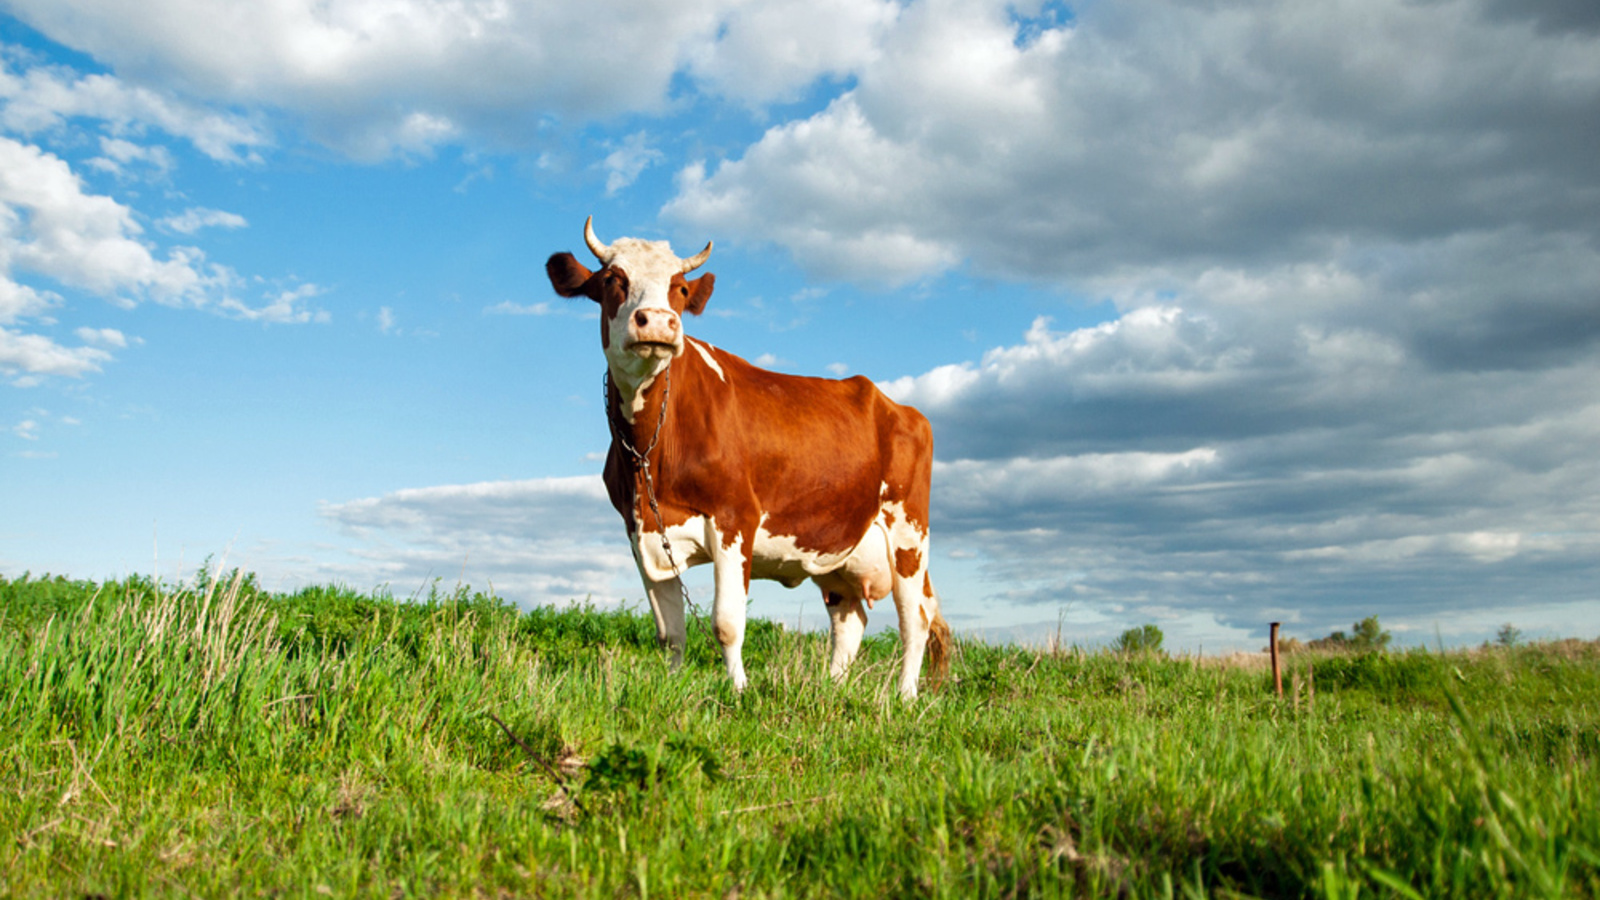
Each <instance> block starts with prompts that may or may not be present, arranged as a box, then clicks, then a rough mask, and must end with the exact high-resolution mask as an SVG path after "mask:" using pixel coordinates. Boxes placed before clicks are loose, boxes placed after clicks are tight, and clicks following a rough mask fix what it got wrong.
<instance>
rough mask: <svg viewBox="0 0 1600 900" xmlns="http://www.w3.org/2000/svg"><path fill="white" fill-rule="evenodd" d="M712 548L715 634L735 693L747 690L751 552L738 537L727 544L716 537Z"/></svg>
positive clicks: (713, 621) (712, 619)
mask: <svg viewBox="0 0 1600 900" xmlns="http://www.w3.org/2000/svg"><path fill="white" fill-rule="evenodd" d="M713 538H714V539H713V540H712V541H711V545H712V546H713V547H715V548H716V550H715V551H714V553H713V556H712V566H713V571H714V573H715V578H716V596H715V597H714V598H713V599H712V601H711V623H712V627H713V629H714V630H715V631H716V635H717V643H719V644H721V645H722V659H723V661H724V662H725V663H727V666H728V678H729V679H730V680H732V681H733V689H734V690H736V691H742V690H744V687H745V684H746V683H747V681H746V679H745V675H744V625H745V612H746V609H747V607H748V602H749V597H750V550H749V548H748V546H747V543H746V541H745V540H743V539H741V538H738V537H735V538H734V539H733V540H732V542H731V543H729V544H726V545H725V544H724V543H723V542H722V539H721V536H720V535H713Z"/></svg>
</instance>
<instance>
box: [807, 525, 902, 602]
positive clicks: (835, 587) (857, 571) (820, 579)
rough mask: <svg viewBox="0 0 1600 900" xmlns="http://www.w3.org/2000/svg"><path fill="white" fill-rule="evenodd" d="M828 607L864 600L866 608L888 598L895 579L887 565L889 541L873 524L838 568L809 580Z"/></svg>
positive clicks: (879, 527) (880, 529)
mask: <svg viewBox="0 0 1600 900" xmlns="http://www.w3.org/2000/svg"><path fill="white" fill-rule="evenodd" d="M812 581H814V582H815V583H816V585H817V587H819V588H821V589H822V597H823V600H825V601H826V602H827V603H828V605H830V606H832V605H835V604H838V603H842V602H846V601H851V600H864V601H866V604H867V606H868V608H871V606H872V604H873V603H874V602H876V601H878V600H882V599H883V598H884V597H887V596H889V593H890V592H891V591H892V590H893V589H894V575H893V570H892V569H891V568H890V561H889V538H888V536H887V535H885V534H884V531H883V527H882V526H881V525H879V524H877V523H874V524H873V526H872V527H871V528H868V529H867V534H866V536H865V537H863V538H862V539H861V543H859V544H857V545H856V548H855V550H853V551H851V553H850V555H849V556H848V557H846V559H845V561H844V563H843V564H841V565H840V566H839V568H837V569H834V570H833V571H831V572H826V573H823V574H821V575H817V576H814V577H813V578H812Z"/></svg>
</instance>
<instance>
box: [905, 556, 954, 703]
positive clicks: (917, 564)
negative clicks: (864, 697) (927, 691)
mask: <svg viewBox="0 0 1600 900" xmlns="http://www.w3.org/2000/svg"><path fill="white" fill-rule="evenodd" d="M897 563H898V564H897V566H896V568H895V575H894V607H895V612H896V613H897V614H898V615H899V619H900V644H901V649H902V653H901V657H900V696H901V698H902V699H906V700H911V699H914V698H915V697H916V696H917V681H918V679H919V678H920V677H921V675H922V665H923V659H924V657H926V658H927V661H928V663H929V665H930V669H929V671H930V674H932V675H933V676H934V678H935V679H938V678H942V677H943V676H944V674H945V672H946V671H947V670H948V667H949V649H950V626H949V625H948V624H947V623H946V622H945V620H944V616H943V615H941V614H940V612H939V597H938V594H936V593H935V592H934V590H933V580H932V579H931V578H929V576H928V544H927V542H926V541H923V542H922V546H921V547H920V548H919V549H917V550H916V551H915V552H914V554H907V553H904V552H902V553H899V554H897Z"/></svg>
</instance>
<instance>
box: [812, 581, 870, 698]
mask: <svg viewBox="0 0 1600 900" xmlns="http://www.w3.org/2000/svg"><path fill="white" fill-rule="evenodd" d="M822 597H823V603H825V604H826V605H827V607H828V622H829V624H830V626H831V627H830V629H829V635H828V646H829V649H830V651H831V659H830V660H829V662H828V674H829V675H830V676H832V678H833V680H834V681H842V680H844V676H845V673H846V672H848V671H849V670H850V664H851V663H852V662H854V661H855V658H856V653H857V652H858V651H859V650H860V649H861V637H862V635H864V634H866V633H867V611H866V610H865V609H863V608H862V605H861V600H860V599H859V598H857V597H854V596H849V595H846V594H841V593H839V592H838V591H828V590H824V591H823V592H822Z"/></svg>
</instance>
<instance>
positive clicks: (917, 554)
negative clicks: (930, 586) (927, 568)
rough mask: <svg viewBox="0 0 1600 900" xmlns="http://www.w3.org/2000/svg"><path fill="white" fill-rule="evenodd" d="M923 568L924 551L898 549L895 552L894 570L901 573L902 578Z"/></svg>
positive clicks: (908, 576)
mask: <svg viewBox="0 0 1600 900" xmlns="http://www.w3.org/2000/svg"><path fill="white" fill-rule="evenodd" d="M920 568H922V552H921V551H920V550H896V551H895V552H894V570H895V571H896V572H898V573H900V577H901V578H910V577H911V576H913V575H915V574H917V570H918V569H920Z"/></svg>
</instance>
